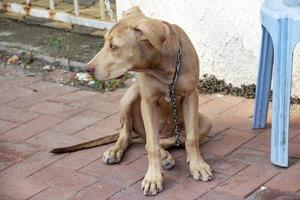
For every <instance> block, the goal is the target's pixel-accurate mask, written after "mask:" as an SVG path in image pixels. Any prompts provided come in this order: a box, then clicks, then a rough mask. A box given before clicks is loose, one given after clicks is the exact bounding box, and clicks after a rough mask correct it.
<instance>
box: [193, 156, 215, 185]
mask: <svg viewBox="0 0 300 200" xmlns="http://www.w3.org/2000/svg"><path fill="white" fill-rule="evenodd" d="M189 166H190V172H191V175H192V176H193V178H194V179H195V180H202V181H210V180H212V179H213V175H212V170H211V168H210V166H209V165H208V164H207V163H206V162H204V161H203V160H202V161H193V162H190V163H189Z"/></svg>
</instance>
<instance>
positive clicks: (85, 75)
mask: <svg viewBox="0 0 300 200" xmlns="http://www.w3.org/2000/svg"><path fill="white" fill-rule="evenodd" d="M76 77H77V79H78V80H79V81H85V82H89V81H92V77H91V76H90V75H89V74H88V73H77V74H76Z"/></svg>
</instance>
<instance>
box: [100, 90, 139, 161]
mask: <svg viewBox="0 0 300 200" xmlns="http://www.w3.org/2000/svg"><path fill="white" fill-rule="evenodd" d="M139 99H140V93H139V88H138V85H133V86H131V88H129V89H128V90H127V91H126V93H125V94H124V96H123V97H122V99H121V101H120V115H121V116H120V119H121V120H120V122H121V131H120V135H119V138H118V140H117V142H116V143H115V144H114V146H112V147H111V148H109V149H108V150H107V151H106V152H104V154H103V161H104V162H105V163H107V164H115V163H119V162H120V161H121V158H122V156H123V154H124V152H125V151H126V149H127V148H128V147H129V145H130V144H131V143H132V121H133V111H132V110H133V106H134V104H136V102H137V101H139Z"/></svg>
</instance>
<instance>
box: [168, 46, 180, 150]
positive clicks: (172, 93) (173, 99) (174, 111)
mask: <svg viewBox="0 0 300 200" xmlns="http://www.w3.org/2000/svg"><path fill="white" fill-rule="evenodd" d="M180 65H181V47H179V50H178V53H177V60H176V69H175V74H174V77H173V81H172V83H171V84H170V85H169V89H170V92H169V96H170V99H171V106H172V115H173V120H174V132H175V139H176V146H177V147H178V146H180V132H179V121H178V115H177V107H176V82H177V79H178V74H179V69H180Z"/></svg>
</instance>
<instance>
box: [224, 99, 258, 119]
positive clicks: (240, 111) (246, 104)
mask: <svg viewBox="0 0 300 200" xmlns="http://www.w3.org/2000/svg"><path fill="white" fill-rule="evenodd" d="M253 111H254V99H247V101H243V102H241V103H239V104H237V105H235V106H233V107H232V108H230V109H228V110H226V111H225V112H223V113H222V114H223V115H225V116H235V117H240V118H250V117H251V116H253Z"/></svg>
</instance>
